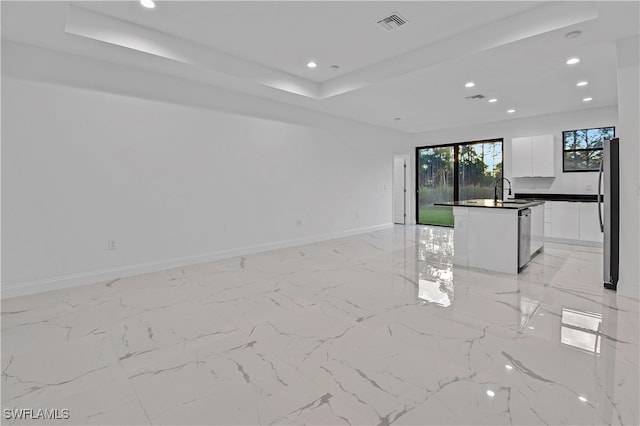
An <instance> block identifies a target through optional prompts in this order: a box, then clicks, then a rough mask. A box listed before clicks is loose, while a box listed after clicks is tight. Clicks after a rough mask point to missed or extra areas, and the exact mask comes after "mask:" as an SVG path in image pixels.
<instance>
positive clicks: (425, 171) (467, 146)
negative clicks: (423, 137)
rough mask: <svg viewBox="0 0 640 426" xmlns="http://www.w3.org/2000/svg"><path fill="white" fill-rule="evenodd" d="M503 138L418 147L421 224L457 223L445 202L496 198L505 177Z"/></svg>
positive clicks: (417, 173) (419, 218)
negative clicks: (497, 185)
mask: <svg viewBox="0 0 640 426" xmlns="http://www.w3.org/2000/svg"><path fill="white" fill-rule="evenodd" d="M502 142H503V141H502V139H493V140H488V141H478V142H464V143H454V144H447V145H434V146H427V147H419V148H416V163H417V164H416V187H417V189H418V191H417V194H416V197H417V202H416V218H417V222H418V224H420V225H440V226H453V207H448V206H436V205H434V204H435V203H438V202H443V201H459V200H469V199H474V198H493V190H494V183H495V181H496V179H497V178H500V177H502Z"/></svg>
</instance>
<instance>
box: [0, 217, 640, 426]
mask: <svg viewBox="0 0 640 426" xmlns="http://www.w3.org/2000/svg"><path fill="white" fill-rule="evenodd" d="M452 244H453V231H452V230H450V229H446V228H438V227H428V226H417V227H413V226H408V227H402V226H396V227H394V228H393V229H387V230H382V231H378V232H373V233H369V234H363V235H357V236H353V237H348V238H342V239H338V240H332V241H326V242H321V243H317V244H310V245H305V246H300V247H294V248H288V249H282V250H276V251H270V252H264V253H259V254H254V255H250V256H244V257H238V258H232V259H227V260H223V261H218V262H211V263H206V264H199V265H193V266H189V267H184V268H180V269H174V270H168V271H164V272H158V273H152V274H146V275H141V276H136V277H130V278H122V279H119V280H115V281H110V282H103V283H97V284H95V285H90V286H84V287H79V288H72V289H66V290H59V291H54V292H49V293H41V294H37V295H31V296H26V297H19V298H13V299H7V300H3V301H2V335H1V337H2V359H1V361H2V366H1V368H2V380H1V390H2V408H3V424H78V425H80V424H81V425H85V424H87V425H88V424H127V425H142V424H159V425H168V424H175V425H188V424H225V425H257V424H268V425H271V424H295V425H301V424H316V425H342V424H346V425H390V424H394V425H427V424H439V425H445V424H465V425H470V424H486V425H501V424H515V425H538V424H547V425H556V424H574V425H579V424H580V425H581V424H594V425H603V424H625V425H638V424H640V419H639V415H638V407H639V400H640V395H639V389H640V383H639V352H638V340H639V335H640V332H639V322H640V321H639V312H640V311H639V307H638V305H639V303H638V301H637V300H634V299H629V298H625V297H622V296H617V295H616V294H615V293H612V292H609V291H606V290H604V289H603V288H602V283H601V275H602V252H601V250H598V249H592V248H587V247H578V246H564V245H558V244H547V245H546V246H545V251H544V253H542V254H540V255H538V256H537V257H536V258H535V259H534V260H533V261H532V263H531V264H530V265H529V266H528V267H527V268H526V269H525V270H524V271H523V272H522V273H521V274H520V275H518V276H510V275H503V274H495V273H488V272H483V271H479V270H473V269H465V268H459V267H455V266H452V264H451V259H452V252H453V247H452ZM7 409H9V410H10V409H33V410H37V409H58V410H63V409H64V410H68V414H69V418H68V419H58V420H25V419H22V420H16V419H7V417H6V416H7V412H6V410H7ZM34 412H35V411H34Z"/></svg>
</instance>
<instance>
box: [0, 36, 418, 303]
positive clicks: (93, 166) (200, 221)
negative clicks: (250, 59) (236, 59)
mask: <svg viewBox="0 0 640 426" xmlns="http://www.w3.org/2000/svg"><path fill="white" fill-rule="evenodd" d="M36 53H37V55H36V56H37V58H36V56H34V55H31V52H29V50H28V49H26V48H25V49H24V50H22V49H14V50H13V51H12V52H9V53H6V52H5V51H3V58H2V59H3V63H5V64H6V63H7V61H12V64H11V66H10V67H9V68H10V70H9V71H7V72H5V73H4V74H3V81H2V124H3V126H2V231H3V232H2V248H3V257H2V289H3V297H7V296H12V295H16V294H25V293H29V292H33V291H39V290H43V289H48V288H55V287H63V286H68V285H76V284H83V283H88V282H95V281H99V280H103V279H111V278H115V277H117V276H122V275H128V274H133V273H140V272H145V271H149V270H157V269H162V268H166V267H168V266H174V265H180V264H187V263H193V262H198V261H204V260H208V259H215V258H220V257H224V256H229V255H232V254H236V253H245V252H250V251H253V250H259V249H262V248H269V247H276V246H281V245H287V244H294V243H299V242H304V241H312V240H318V239H322V238H329V237H332V236H338V235H346V234H349V233H353V232H358V231H362V230H366V229H372V228H375V227H379V226H384V225H386V224H389V223H390V222H391V176H392V164H393V154H394V153H397V152H403V151H404V152H406V148H407V146H408V137H407V136H405V135H403V134H401V133H397V132H392V131H387V130H383V129H380V128H377V127H373V126H366V125H363V124H358V123H355V122H350V121H347V120H342V119H338V118H335V117H331V116H327V115H323V114H319V113H315V112H311V111H305V110H303V109H300V108H293V107H287V106H285V105H282V104H277V103H275V102H270V101H267V100H264V99H258V98H252V97H250V96H245V95H240V94H237V95H234V94H231V93H228V92H225V91H223V90H222V89H220V90H219V89H213V88H207V87H204V86H198V85H196V84H194V83H188V82H182V81H177V80H176V79H170V78H165V77H162V76H153V77H152V78H151V80H152V81H151V82H149V81H145V76H144V73H142V75H141V73H140V72H138V71H135V70H126V69H124V68H122V67H113V68H112V69H110V68H109V67H110V65H108V64H106V63H99V62H98V61H91V60H87V59H82V58H71V59H70V58H69V57H63V58H62V59H60V58H61V56H62V55H58V54H54V53H53V52H45V53H46V55H45V56H42V54H43V52H42V51H39V52H36ZM34 58H35V59H38V61H39V62H40V65H43V66H41V67H40V69H39V70H34V69H33V68H34V67H33V66H32V65H31V64H32V63H33V61H34ZM43 58H44V59H43ZM43 61H44V63H43ZM21 67H22V68H21ZM105 68H106V69H105ZM3 71H5V70H4V69H3ZM110 71H111V73H110ZM68 73H73V74H71V75H69V74H68ZM113 73H117V74H116V75H117V77H114V76H113V75H114V74H113ZM25 75H27V76H29V78H30V79H33V80H40V81H31V80H24V79H22V77H24V76H25ZM74 75H75V76H77V79H74ZM110 75H111V76H112V77H109V76H110ZM18 76H20V78H17V77H18ZM62 79H63V80H64V81H62ZM132 82H133V83H132ZM59 83H62V84H59ZM132 84H137V85H135V93H136V96H123V95H121V94H114V93H110V92H125V91H126V89H127V88H128V87H133V86H132ZM72 85H77V86H79V87H70V86H72ZM167 86H168V87H169V89H167ZM87 89H91V90H87ZM171 90H173V91H175V93H176V96H175V99H177V100H178V101H179V103H181V104H185V103H189V102H188V96H186V95H185V93H186V94H189V93H193V94H194V95H193V99H195V100H196V101H194V102H193V103H194V105H197V106H187V105H180V104H177V103H171V102H167V101H169V100H170V99H171V93H170V91H171ZM154 96H157V97H159V98H160V99H161V100H162V102H159V101H157V100H153V97H154ZM221 99H222V100H224V101H225V105H227V106H228V107H229V108H228V109H232V110H233V111H234V112H235V113H236V114H230V113H227V112H223V111H221V110H220V109H224V108H218V107H219V106H220V105H219V104H218V103H219V102H221ZM207 102H209V104H210V105H211V106H212V107H211V108H209V107H206V106H207V105H206V104H207ZM243 110H244V111H247V114H246V115H239V113H240V112H241V111H243ZM256 115H261V116H264V117H269V119H264V118H257V117H255V116H256ZM112 239H113V240H117V245H118V248H117V250H115V251H108V250H107V240H112Z"/></svg>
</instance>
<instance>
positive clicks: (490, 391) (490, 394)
mask: <svg viewBox="0 0 640 426" xmlns="http://www.w3.org/2000/svg"><path fill="white" fill-rule="evenodd" d="M487 395H489V396H490V397H491V398H493V397H494V396H496V393H495V392H494V391H492V390H488V391H487Z"/></svg>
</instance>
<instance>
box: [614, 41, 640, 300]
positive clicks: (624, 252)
mask: <svg viewBox="0 0 640 426" xmlns="http://www.w3.org/2000/svg"><path fill="white" fill-rule="evenodd" d="M638 40H639V39H638V37H633V38H628V39H624V40H620V41H619V42H618V43H617V53H618V108H619V111H620V126H619V129H618V130H619V131H618V135H619V136H620V230H621V235H620V281H619V283H618V284H619V285H618V293H620V294H623V295H626V296H631V297H635V298H636V299H638V298H640V247H639V246H640V173H639V172H638V167H639V166H640V119H639V117H640V98H639V96H638V94H639V93H640V68H639V66H638V56H639V53H638V52H640V43H639V41H638Z"/></svg>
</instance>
